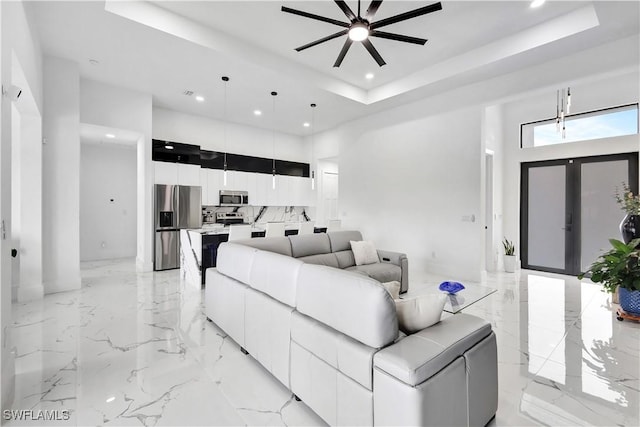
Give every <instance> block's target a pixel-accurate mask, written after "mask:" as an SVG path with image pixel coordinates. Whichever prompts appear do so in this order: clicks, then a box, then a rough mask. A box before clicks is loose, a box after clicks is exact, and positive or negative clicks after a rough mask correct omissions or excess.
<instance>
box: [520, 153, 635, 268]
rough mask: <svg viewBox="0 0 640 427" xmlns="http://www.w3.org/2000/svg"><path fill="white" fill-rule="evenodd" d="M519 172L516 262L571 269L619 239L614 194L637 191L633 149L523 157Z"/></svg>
mask: <svg viewBox="0 0 640 427" xmlns="http://www.w3.org/2000/svg"><path fill="white" fill-rule="evenodd" d="M521 177H522V179H521V197H520V200H521V205H520V254H521V261H522V268H527V269H531V270H540V271H548V272H552V273H562V274H568V275H577V274H579V273H580V272H581V271H584V270H585V269H586V268H587V267H588V266H589V265H590V264H591V263H592V262H593V261H595V259H596V258H597V257H598V256H599V254H600V253H602V251H603V250H606V249H607V248H608V246H609V242H608V239H610V238H615V239H619V240H620V239H621V236H620V231H619V229H618V225H619V224H620V221H622V218H623V217H624V212H623V211H622V210H621V209H620V207H619V206H618V205H617V203H616V200H615V198H614V194H615V191H616V188H618V189H620V190H621V188H622V183H623V182H625V183H628V184H630V186H631V189H632V190H633V192H634V193H637V191H638V153H627V154H615V155H607V156H594V157H581V158H574V159H562V160H550V161H542V162H531V163H523V164H522V166H521Z"/></svg>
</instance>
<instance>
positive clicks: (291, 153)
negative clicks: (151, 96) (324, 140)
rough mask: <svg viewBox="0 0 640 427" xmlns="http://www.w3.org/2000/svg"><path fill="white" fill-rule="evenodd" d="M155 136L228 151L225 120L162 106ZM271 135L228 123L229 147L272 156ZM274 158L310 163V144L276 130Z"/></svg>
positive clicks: (230, 150) (156, 114) (156, 118)
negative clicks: (167, 108)
mask: <svg viewBox="0 0 640 427" xmlns="http://www.w3.org/2000/svg"><path fill="white" fill-rule="evenodd" d="M153 138H155V139H162V140H167V141H173V142H182V143H185V144H194V145H199V146H200V147H201V148H202V149H203V150H212V151H225V143H224V122H222V121H220V120H214V119H210V118H207V117H202V116H195V115H191V114H185V113H180V112H177V111H171V110H166V109H163V108H154V109H153ZM272 138H273V133H272V132H271V131H269V130H264V129H260V128H257V127H251V126H245V125H239V124H235V123H228V124H227V142H226V150H227V152H228V153H234V154H242V155H246V156H255V157H265V158H269V159H270V158H272V157H273V139H272ZM275 158H276V159H281V160H290V161H294V162H304V163H308V162H309V160H310V159H309V148H308V143H307V142H305V141H304V139H303V138H302V137H298V136H294V135H288V134H285V133H280V132H276V135H275Z"/></svg>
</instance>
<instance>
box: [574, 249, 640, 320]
mask: <svg viewBox="0 0 640 427" xmlns="http://www.w3.org/2000/svg"><path fill="white" fill-rule="evenodd" d="M609 242H610V243H611V246H613V249H611V250H609V251H608V252H605V253H604V254H602V255H601V256H600V257H599V258H598V259H597V260H596V261H595V262H594V263H593V264H591V266H590V267H589V269H588V270H587V271H585V272H584V273H581V274H580V275H579V276H578V278H579V279H582V278H583V277H584V276H585V275H590V276H591V280H592V281H593V282H595V283H602V287H603V288H604V289H603V290H604V291H606V292H609V293H614V292H615V290H616V289H618V291H619V293H620V296H619V299H620V306H621V307H622V309H623V310H624V311H626V312H627V313H631V314H635V315H640V249H638V245H639V244H640V239H633V240H632V241H630V242H629V243H623V242H621V241H619V240H616V239H609Z"/></svg>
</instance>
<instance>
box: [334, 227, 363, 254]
mask: <svg viewBox="0 0 640 427" xmlns="http://www.w3.org/2000/svg"><path fill="white" fill-rule="evenodd" d="M327 237H328V238H329V243H330V244H331V252H334V253H335V252H340V251H350V250H351V241H352V240H353V241H356V242H359V241H360V240H362V233H360V232H359V231H357V230H343V231H332V232H330V233H327Z"/></svg>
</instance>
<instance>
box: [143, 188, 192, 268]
mask: <svg viewBox="0 0 640 427" xmlns="http://www.w3.org/2000/svg"><path fill="white" fill-rule="evenodd" d="M201 192H202V189H201V188H200V187H195V186H186V185H162V184H156V185H155V192H154V196H155V199H154V200H155V209H154V215H155V220H154V224H155V231H156V232H155V257H154V258H155V263H154V270H170V269H172V268H178V267H180V230H182V229H187V228H200V227H202V198H201V197H202V196H201Z"/></svg>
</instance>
